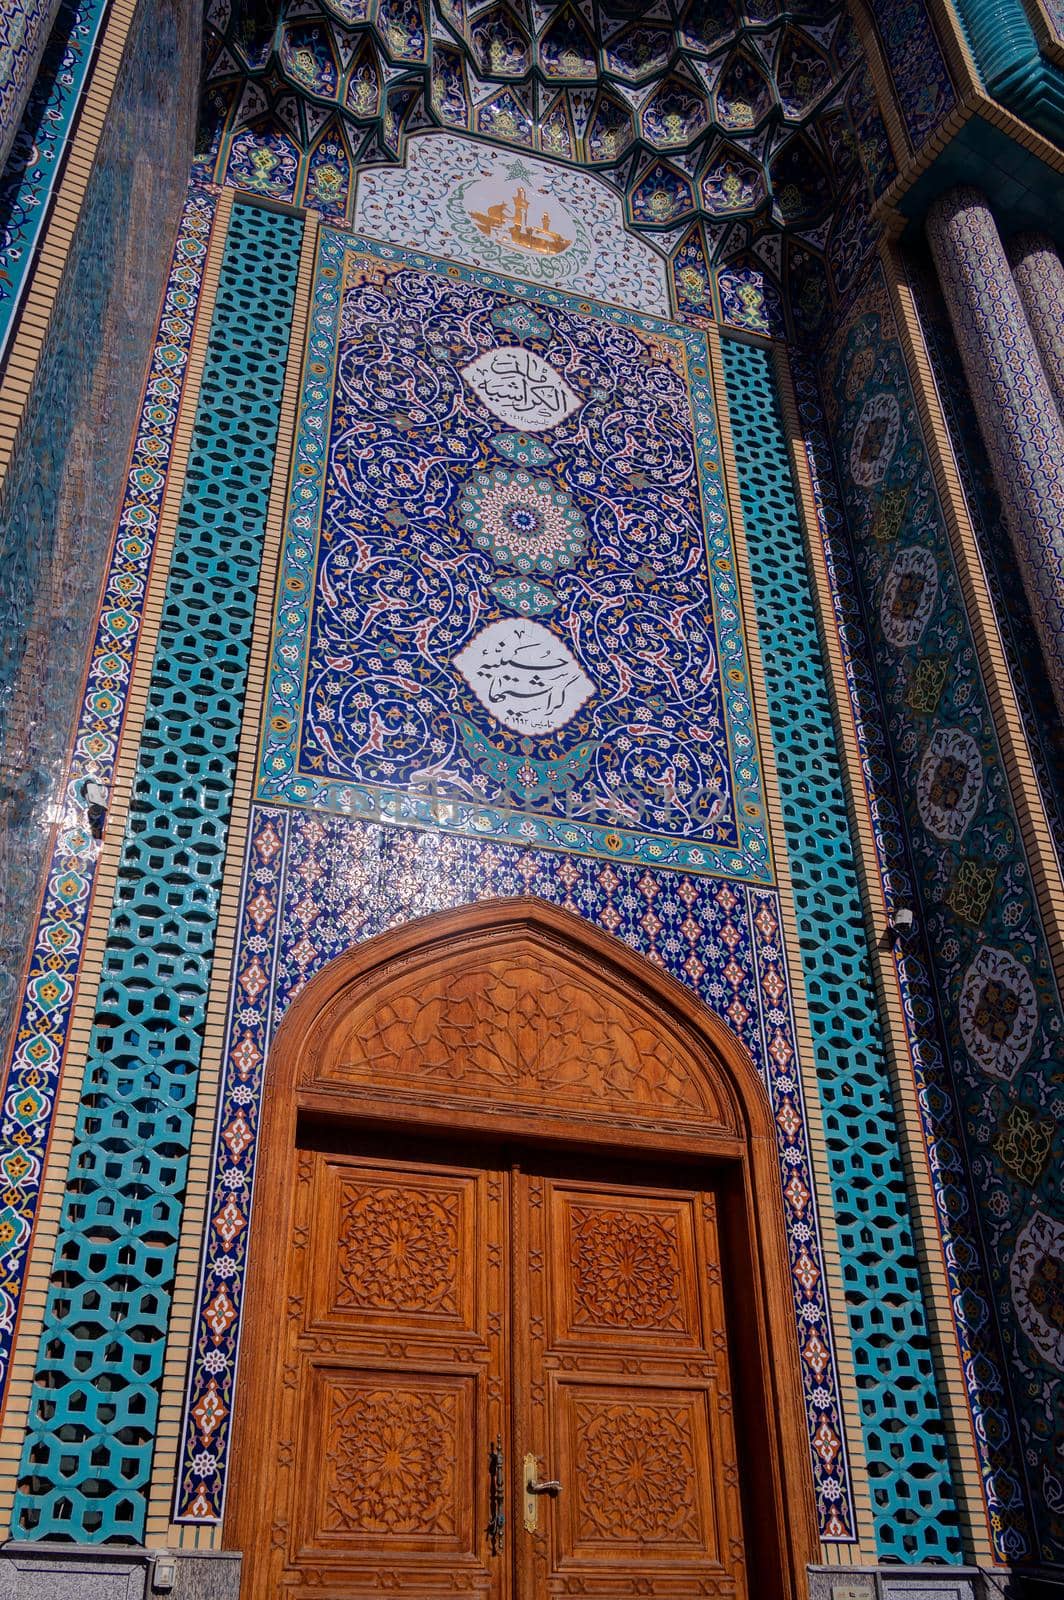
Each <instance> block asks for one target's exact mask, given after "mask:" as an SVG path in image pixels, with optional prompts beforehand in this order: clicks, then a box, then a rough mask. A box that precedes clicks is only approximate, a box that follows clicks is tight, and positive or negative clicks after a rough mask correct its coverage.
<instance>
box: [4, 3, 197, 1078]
mask: <svg viewBox="0 0 1064 1600" xmlns="http://www.w3.org/2000/svg"><path fill="white" fill-rule="evenodd" d="M96 9H97V10H100V9H102V8H101V7H100V6H99V5H97V6H96ZM66 11H67V8H64V13H63V16H64V17H66V26H67V29H68V32H67V33H66V35H65V37H63V38H60V40H59V41H58V43H57V45H56V49H55V52H54V55H55V59H54V60H53V59H52V55H53V51H52V47H51V46H50V47H49V54H48V59H47V60H46V63H45V65H46V68H48V69H49V70H52V71H53V74H54V75H53V77H52V78H51V80H49V81H50V83H51V87H50V88H49V86H48V82H43V83H42V84H41V85H40V86H39V89H40V101H39V103H38V100H37V98H36V97H35V99H34V101H33V102H32V103H31V106H30V108H29V109H28V111H27V120H26V122H25V124H24V126H23V128H22V130H21V131H20V134H19V137H18V139H17V140H16V143H15V148H14V151H13V153H12V156H11V160H10V162H9V164H8V167H7V170H6V171H5V172H4V174H3V177H2V179H0V351H2V349H3V345H4V341H5V338H6V336H7V335H8V334H9V333H10V331H11V328H12V326H13V325H14V322H15V319H16V315H17V311H18V307H19V297H20V294H21V292H22V290H23V289H24V288H25V286H26V282H27V277H26V274H27V271H28V269H29V266H30V263H32V261H33V259H34V251H35V246H36V243H37V241H38V237H39V231H40V228H41V225H42V221H43V218H44V215H45V213H46V211H47V207H48V200H49V195H50V192H51V189H52V186H53V183H54V180H55V176H56V172H57V170H58V167H59V165H60V162H61V159H62V155H63V152H64V149H65V144H66V140H67V137H68V135H69V132H70V126H71V122H72V119H73V116H74V111H75V108H76V105H77V98H78V91H79V89H80V87H81V86H82V84H83V81H84V78H85V76H86V71H87V65H86V62H87V57H88V55H89V54H90V49H91V44H92V39H93V37H94V34H93V30H94V28H96V26H97V25H98V22H99V18H98V17H96V16H95V15H93V14H90V13H91V3H90V0H86V4H85V5H83V6H82V8H81V12H82V13H84V14H79V17H78V18H73V19H72V18H71V17H67V15H66ZM62 21H63V19H62V18H61V19H60V23H62ZM59 26H60V24H57V29H58V28H59ZM198 36H199V26H198V17H197V15H196V12H195V7H180V8H179V7H176V6H175V5H174V4H173V0H142V3H141V5H140V7H139V11H138V15H137V17H136V18H135V20H134V24H133V28H132V31H131V34H130V37H129V41H128V46H127V50H126V53H125V56H124V59H123V64H122V68H121V71H120V73H119V76H118V81H117V84H116V87H115V91H114V98H113V109H112V115H111V117H110V119H109V121H108V123H107V125H106V128H105V131H104V134H103V137H102V140H101V143H100V147H99V150H98V153H97V159H96V162H95V165H94V168H93V172H92V176H91V178H90V180H89V185H88V190H87V193H86V197H85V202H84V209H83V212H82V215H81V219H80V222H79V224H78V227H77V230H76V233H75V236H74V240H73V244H72V247H71V254H70V257H69V261H68V265H67V268H66V271H65V274H64V277H63V281H62V284H61V286H60V289H59V294H58V298H57V301H56V306H55V310H54V313H53V319H52V325H51V333H50V337H49V340H48V344H47V346H46V349H45V352H44V356H43V358H42V363H41V366H40V369H39V372H38V376H37V379H36V382H35V386H34V390H33V393H32V395H31V396H30V400H29V404H28V408H27V413H26V418H25V422H24V425H23V429H22V432H21V435H20V442H19V445H18V448H17V450H16V454H15V457H14V460H13V461H12V464H11V467H10V470H9V471H8V474H7V478H6V480H5V484H4V490H3V496H2V499H0V1053H2V1051H3V1047H4V1045H5V1044H6V1041H7V1038H8V1029H9V1027H10V1022H11V1019H12V1018H13V1016H14V1015H16V1014H17V1011H18V1006H17V1004H16V983H17V980H18V978H19V974H20V970H21V967H22V963H23V960H24V957H25V953H26V948H27V945H28V943H29V933H30V926H31V922H32V918H33V914H34V910H35V907H36V903H37V898H38V895H39V892H40V887H41V881H40V880H41V876H42V871H43V868H44V863H45V860H46V852H47V849H48V844H49V836H50V834H51V831H52V829H53V826H54V824H55V822H56V820H57V817H58V816H59V815H60V814H63V813H65V811H66V806H65V799H66V797H65V796H64V795H63V792H62V787H63V773H64V767H65V763H66V759H67V752H68V747H69V741H70V735H71V726H72V723H73V720H74V718H75V716H76V714H77V710H78V699H79V693H80V689H81V683H82V675H83V672H84V664H85V652H86V645H87V641H88V640H89V639H90V638H91V637H92V632H93V625H94V616H95V611H96V606H97V602H98V599H99V589H100V583H101V579H102V577H103V573H104V567H105V564H106V561H107V556H108V551H109V546H110V541H111V535H112V530H113V525H114V524H113V519H114V516H115V511H116V508H117V504H118V501H119V499H120V497H121V495H122V492H123V489H124V487H125V480H126V474H127V472H128V470H129V448H130V439H131V436H132V435H133V432H134V425H135V422H136V417H137V408H138V404H139V400H140V389H141V382H142V378H143V373H144V367H145V364H146V361H147V357H148V352H149V347H150V343H151V336H152V332H153V329H154V326H155V318H156V315H157V312H158V308H159V302H160V300H161V297H162V291H163V285H164V283H165V279H166V273H167V268H168V264H169V251H170V242H171V240H172V238H173V234H174V231H175V229H176V224H177V219H178V214H179V211H180V207H181V203H182V200H183V198H184V194H185V187H186V173H185V164H186V162H187V159H188V155H189V151H190V149H191V143H192V130H193V123H194V110H195V107H194V100H195V84H194V81H193V73H194V62H195V59H196V53H197V48H198ZM163 60H165V61H166V62H167V63H168V65H169V66H171V67H172V68H173V71H172V72H166V73H161V72H160V61H163ZM132 131H135V136H136V149H135V150H132V151H131V149H130V145H129V140H130V135H131V132H132ZM142 470H143V469H142Z"/></svg>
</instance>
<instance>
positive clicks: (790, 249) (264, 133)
mask: <svg viewBox="0 0 1064 1600" xmlns="http://www.w3.org/2000/svg"><path fill="white" fill-rule="evenodd" d="M428 128H444V129H450V130H456V131H458V130H460V131H462V132H464V133H469V134H472V135H474V136H479V137H481V138H483V139H487V140H491V141H492V142H494V143H502V144H506V145H511V146H513V147H515V148H517V149H523V150H528V151H535V152H537V153H540V154H542V155H544V156H548V157H552V158H554V159H556V160H561V161H564V162H569V163H573V164H577V165H580V166H583V167H585V168H587V169H588V170H590V171H593V172H597V173H599V174H601V175H602V177H603V178H604V179H606V181H607V182H609V183H610V184H611V185H613V186H614V187H615V188H616V189H617V191H618V192H619V193H620V194H621V195H622V196H623V198H624V203H625V210H626V216H627V220H628V223H629V225H630V226H631V227H632V228H634V229H636V230H638V231H639V232H641V233H644V234H645V235H647V236H649V237H651V238H652V239H653V241H654V243H655V244H656V245H657V247H658V248H659V249H661V250H662V251H663V252H664V253H665V254H666V255H667V256H668V257H669V259H670V261H671V263H672V272H673V281H674V287H675V292H676V300H677V309H678V310H679V311H681V312H682V313H684V314H686V315H688V316H694V317H695V318H698V317H699V316H702V315H705V316H713V315H719V316H721V317H723V319H724V320H725V321H727V322H730V323H732V324H737V325H739V326H743V327H748V328H751V329H754V330H755V331H760V332H773V333H783V332H789V333H790V334H791V335H792V336H798V337H801V336H805V335H811V334H815V333H816V332H817V331H818V328H819V326H820V325H821V323H822V322H823V320H824V317H825V315H826V314H827V312H828V310H829V308H830V307H831V305H832V304H833V303H836V302H838V301H839V300H844V299H845V298H846V296H847V293H848V291H849V288H850V286H851V284H852V282H853V280H854V276H855V273H856V271H857V268H858V266H859V264H860V262H861V261H862V260H863V259H864V257H865V256H866V254H867V248H868V243H869V241H870V238H871V228H870V225H869V220H868V213H869V206H870V202H871V201H872V200H873V199H874V198H875V196H876V195H877V194H879V193H881V192H882V190H883V188H884V187H885V186H886V184H887V183H888V182H889V181H890V178H891V176H892V175H893V167H892V162H891V156H890V150H889V145H888V143H887V138H886V135H885V132H884V129H883V124H882V122H881V120H880V117H879V113H878V109H877V107H876V104H875V98H874V95H873V93H872V90H871V87H870V84H869V80H868V75H867V71H866V68H865V64H864V60H863V57H862V55H861V52H860V47H859V45H858V43H857V41H856V37H855V34H854V32H853V28H852V25H851V23H850V21H849V17H848V15H847V13H846V10H845V7H844V6H843V5H842V4H839V3H837V0H798V3H797V4H796V5H795V6H794V7H793V8H792V9H780V8H779V7H778V6H777V4H776V3H775V0H713V3H705V0H687V3H686V4H683V3H679V4H673V3H667V0H656V3H652V4H642V3H637V0H635V3H633V0H629V3H623V0H615V3H614V4H613V5H612V6H605V5H599V4H594V3H587V0H585V3H584V4H575V3H570V0H566V3H563V4H551V5H542V4H537V3H536V0H527V3H526V0H506V3H498V0H488V3H487V4H479V5H478V4H471V3H467V0H431V3H423V0H208V5H207V12H206V29H205V61H204V90H203V101H202V119H201V132H200V143H199V153H198V162H199V168H200V170H201V171H202V172H205V173H206V175H208V176H209V177H212V178H215V179H217V180H219V181H223V182H228V183H230V184H233V185H235V186H237V187H240V188H244V189H250V190H252V191H258V192H261V193H265V194H269V195H272V196H274V197H275V198H278V199H282V200H287V201H291V202H294V203H297V204H304V205H307V206H310V207H313V208H314V209H315V210H317V211H319V212H320V213H321V214H322V215H323V216H324V217H325V218H326V219H328V220H330V221H334V222H340V223H349V222H350V218H351V208H352V199H353V195H352V191H353V172H354V169H355V167H356V164H358V163H367V162H369V163H373V162H392V163H394V162H398V161H401V160H402V159H403V155H404V147H405V143H406V140H407V139H408V138H409V137H410V135H411V134H412V133H415V132H418V131H421V130H425V129H428ZM714 297H715V298H714ZM788 322H789V326H787V323H788Z"/></svg>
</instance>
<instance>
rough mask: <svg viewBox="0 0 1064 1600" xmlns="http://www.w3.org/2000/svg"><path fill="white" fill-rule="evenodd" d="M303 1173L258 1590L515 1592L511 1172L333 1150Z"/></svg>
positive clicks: (306, 1160) (303, 1158) (419, 1599)
mask: <svg viewBox="0 0 1064 1600" xmlns="http://www.w3.org/2000/svg"><path fill="white" fill-rule="evenodd" d="M297 1170H298V1183H297V1185H296V1193H295V1197H294V1208H293V1216H292V1228H291V1239H290V1244H289V1250H288V1260H287V1262H286V1263H285V1264H284V1267H283V1270H284V1271H285V1275H286V1278H287V1283H288V1290H289V1292H288V1294H287V1296H286V1313H287V1314H286V1324H287V1326H286V1330H285V1335H284V1340H283V1344H284V1359H283V1369H282V1372H281V1373H280V1374H279V1375H278V1381H279V1382H280V1383H281V1384H282V1391H283V1392H282V1400H281V1405H280V1407H279V1415H278V1424H277V1427H276V1430H275V1441H276V1442H275V1444H274V1446H273V1449H272V1450H271V1451H270V1455H271V1456H272V1458H273V1459H272V1460H268V1461H267V1462H265V1463H264V1464H263V1469H264V1470H265V1471H266V1472H267V1473H270V1472H272V1473H273V1474H274V1477H275V1484H276V1488H275V1495H274V1500H275V1515H274V1522H273V1532H274V1546H273V1551H272V1559H271V1561H270V1567H271V1571H270V1572H269V1574H265V1573H263V1572H262V1567H261V1565H260V1562H259V1560H258V1559H256V1557H257V1556H258V1555H260V1554H261V1552H255V1553H254V1554H252V1553H251V1552H249V1555H252V1559H251V1560H250V1562H249V1574H248V1583H247V1588H246V1592H247V1593H248V1594H253V1595H254V1597H255V1600H264V1597H265V1596H266V1595H267V1594H269V1595H275V1594H284V1595H292V1596H295V1595H302V1594H304V1593H306V1594H313V1595H315V1596H316V1597H317V1600H321V1595H322V1593H323V1589H324V1591H325V1592H326V1593H327V1594H328V1595H329V1596H330V1597H337V1600H338V1597H340V1596H345V1597H346V1596H361V1595H366V1596H369V1595H378V1594H380V1593H382V1592H386V1593H387V1594H389V1595H397V1596H400V1597H403V1596H405V1597H407V1600H430V1597H431V1596H434V1595H449V1596H454V1595H467V1596H470V1597H472V1596H476V1597H477V1600H504V1596H506V1595H507V1594H508V1586H507V1583H506V1580H505V1571H504V1565H503V1562H502V1561H501V1560H500V1559H499V1555H498V1554H496V1553H494V1552H493V1549H492V1540H491V1539H490V1537H489V1536H488V1533H487V1531H486V1530H487V1528H488V1523H489V1518H490V1507H489V1493H490V1474H489V1470H488V1469H489V1464H490V1460H491V1448H492V1441H494V1440H496V1439H500V1440H501V1439H504V1438H505V1436H506V1433H507V1431H508V1427H509V1409H508V1406H509V1400H508V1393H507V1388H506V1384H505V1381H504V1374H505V1370H506V1362H505V1356H506V1350H507V1345H508V1340H509V1329H508V1301H509V1277H508V1274H509V1259H508V1254H507V1250H506V1238H507V1234H508V1217H507V1202H508V1194H507V1189H508V1185H507V1181H506V1178H505V1175H504V1174H502V1173H499V1172H495V1171H491V1170H489V1169H487V1168H485V1167H484V1166H482V1165H478V1166H471V1165H463V1164H461V1163H454V1162H449V1161H446V1160H443V1159H440V1160H435V1159H427V1160H422V1161H418V1162H417V1163H416V1164H411V1163H410V1162H409V1161H407V1162H398V1161H395V1160H391V1159H388V1158H386V1157H376V1156H369V1155H355V1154H347V1153H340V1152H331V1151H329V1150H328V1149H314V1150H305V1151H303V1152H301V1153H300V1158H299V1162H298V1169H297ZM260 1270H263V1269H262V1268H260Z"/></svg>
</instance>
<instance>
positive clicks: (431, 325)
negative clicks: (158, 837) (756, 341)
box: [258, 231, 771, 882]
mask: <svg viewBox="0 0 1064 1600" xmlns="http://www.w3.org/2000/svg"><path fill="white" fill-rule="evenodd" d="M530 306H532V307H534V312H535V316H534V319H531V320H528V321H527V322H526V323H524V324H523V326H522V330H521V331H520V333H518V334H515V333H514V332H513V329H512V314H516V313H517V312H520V313H522V315H526V316H527V313H528V311H529V308H530ZM507 310H509V311H510V312H511V318H510V322H511V325H510V326H507V325H505V324H504V325H503V326H500V325H499V319H498V316H497V315H496V314H497V313H498V312H500V311H507ZM537 323H538V324H539V325H540V327H542V328H543V329H544V330H545V331H544V332H540V331H538V328H537V327H536V324H537ZM309 357H310V358H309V361H308V367H307V373H308V375H307V380H306V384H305V388H304V392H303V399H302V406H301V412H300V421H299V430H298V441H297V450H296V465H295V471H294V476H293V488H292V494H291V502H290V509H289V515H288V531H287V538H286V542H285V549H284V557H283V566H282V574H281V583H280V589H279V596H280V599H279V605H278V611H277V616H276V622H275V637H274V648H273V659H272V666H271V676H270V687H269V702H268V712H267V721H266V732H265V738H264V748H263V755H262V764H261V771H260V778H259V791H258V792H259V798H260V799H262V800H266V801H270V800H284V801H286V802H288V803H290V804H296V805H301V806H313V807H317V808H325V809H334V810H340V811H345V812H348V813H354V814H358V815H391V816H393V817H394V820H397V821H398V820H409V821H415V822H416V821H432V820H435V821H436V822H437V823H438V824H442V825H445V826H451V827H454V828H455V829H457V830H458V831H461V832H465V833H470V834H473V835H477V836H480V837H492V838H498V839H517V840H526V841H528V842H530V843H537V844H546V845H553V846H556V847H563V848H567V849H571V850H576V851H589V852H593V853H595V854H601V855H606V856H610V857H613V858H615V859H618V860H635V861H644V862H647V863H649V864H654V865H681V866H686V867H690V868H695V869H701V870H707V871H716V872H726V873H728V874H730V875H732V876H735V877H739V878H746V879H749V880H752V881H755V882H764V881H767V879H768V877H769V875H770V871H771V864H770V859H769V849H768V840H767V829H766V822H765V810H764V802H763V797H762V793H761V780H760V771H759V764H758V752H757V746H756V739H755V734H754V728H753V719H752V712H751V704H750V693H749V686H748V676H747V661H746V648H745V644H744V640H743V635H742V620H741V615H740V610H739V605H738V597H737V590H736V581H735V558H734V550H733V546H732V540H731V532H730V528H729V525H728V517H727V509H726V505H725V500H724V493H723V488H722V484H721V473H720V458H719V442H718V437H717V430H716V422H715V417H714V410H713V401H712V392H711V387H710V379H709V372H708V365H707V353H706V344H705V337H704V335H703V334H702V333H700V332H696V331H694V330H691V329H685V328H683V327H680V326H678V325H676V324H669V323H663V322H661V321H660V320H659V319H657V318H654V317H648V316H643V315H637V314H631V313H624V312H619V311H613V310H611V309H610V308H608V307H604V306H596V305H593V304H592V303H591V302H590V301H575V300H573V299H571V298H570V297H568V296H565V295H562V294H560V293H558V292H550V291H546V292H540V293H538V294H537V295H536V296H535V297H534V298H533V297H531V295H530V292H529V290H528V289H526V288H522V287H521V286H520V285H517V284H512V283H510V282H508V281H507V280H505V279H500V278H495V277H492V276H489V275H487V274H483V273H477V272H473V271H471V270H466V269H459V268H457V267H446V266H444V265H442V264H440V263H436V262H433V261H431V260H429V259H428V258H426V257H422V256H417V255H410V254H407V253H405V252H403V251H399V250H393V249H385V248H384V247H381V246H377V247H375V248H371V247H370V246H368V245H363V244H359V243H357V242H355V241H353V240H352V239H351V238H350V237H348V236H345V235H342V234H338V233H332V232H328V231H326V232H324V233H323V235H322V239H321V242H320V246H319V259H318V270H317V276H316V282H315V289H314V299H313V309H312V327H311V334H310V350H309ZM500 424H501V425H502V426H503V427H504V428H506V429H513V428H520V429H521V430H522V431H523V432H525V433H530V434H532V435H533V436H534V438H535V440H536V441H537V442H538V443H539V444H540V445H541V446H545V447H547V448H548V449H549V451H550V453H551V459H550V460H549V461H547V460H544V459H543V454H542V450H541V451H540V452H539V463H538V465H535V466H533V465H531V452H530V465H529V466H528V467H527V468H523V467H515V465H514V463H513V457H512V453H511V451H510V448H509V439H508V438H507V440H506V444H507V448H506V449H504V450H500V449H499V443H498V438H499V428H500ZM515 579H523V580H527V581H528V582H529V583H534V584H535V586H536V587H535V591H534V593H535V595H536V599H535V600H533V598H532V595H533V591H532V590H531V589H529V590H526V591H520V592H519V591H518V589H517V588H516V587H513V588H512V589H511V587H510V585H511V583H513V581H514V580H515ZM551 601H553V604H550V602H551Z"/></svg>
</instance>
